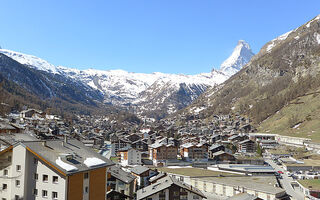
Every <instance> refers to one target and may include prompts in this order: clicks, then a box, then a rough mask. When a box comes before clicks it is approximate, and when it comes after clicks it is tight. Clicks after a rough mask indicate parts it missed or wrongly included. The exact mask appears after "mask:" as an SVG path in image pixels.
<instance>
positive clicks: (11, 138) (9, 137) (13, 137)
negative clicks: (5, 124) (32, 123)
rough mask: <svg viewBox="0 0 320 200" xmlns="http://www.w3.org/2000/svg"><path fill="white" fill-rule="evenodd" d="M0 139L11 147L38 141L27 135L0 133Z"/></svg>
mask: <svg viewBox="0 0 320 200" xmlns="http://www.w3.org/2000/svg"><path fill="white" fill-rule="evenodd" d="M0 139H1V140H4V141H6V142H7V143H9V144H11V145H13V144H15V143H17V142H21V141H38V139H37V138H36V137H35V136H32V135H31V134H28V133H10V134H6V133H2V134H0Z"/></svg>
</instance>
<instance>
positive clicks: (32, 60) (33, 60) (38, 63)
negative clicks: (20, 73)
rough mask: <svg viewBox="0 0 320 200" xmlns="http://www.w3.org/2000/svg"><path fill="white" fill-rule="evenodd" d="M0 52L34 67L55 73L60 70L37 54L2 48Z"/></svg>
mask: <svg viewBox="0 0 320 200" xmlns="http://www.w3.org/2000/svg"><path fill="white" fill-rule="evenodd" d="M0 53H3V54H4V55H6V56H8V57H10V58H12V59H14V60H16V61H17V62H19V63H21V64H24V65H29V66H31V67H32V68H34V69H37V70H41V71H46V72H50V73H54V74H57V73H59V70H58V69H57V68H56V67H55V66H54V65H52V64H50V63H49V62H47V61H45V60H43V59H41V58H38V57H36V56H32V55H27V54H23V53H18V52H15V51H11V50H7V49H0Z"/></svg>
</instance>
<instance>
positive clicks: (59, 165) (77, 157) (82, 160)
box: [17, 139, 114, 175]
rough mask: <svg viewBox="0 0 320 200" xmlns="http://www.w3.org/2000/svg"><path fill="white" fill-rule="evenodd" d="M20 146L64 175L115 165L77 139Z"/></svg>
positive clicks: (36, 142) (34, 142)
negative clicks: (67, 157)
mask: <svg viewBox="0 0 320 200" xmlns="http://www.w3.org/2000/svg"><path fill="white" fill-rule="evenodd" d="M20 144H21V145H22V146H24V147H25V148H27V150H28V151H30V152H31V153H33V154H34V155H35V156H37V157H38V158H39V160H42V161H44V162H45V163H46V164H48V165H49V166H50V167H52V168H54V169H55V170H57V171H58V172H60V173H62V174H63V175H69V174H74V173H78V172H81V171H87V170H91V169H96V168H101V167H106V166H111V165H114V163H113V162H112V161H111V160H109V159H107V158H105V157H103V156H101V155H100V154H98V153H96V152H95V151H94V150H92V149H90V148H88V147H86V146H85V145H84V144H83V143H82V142H80V141H78V140H75V139H70V140H68V141H67V142H64V141H63V140H47V141H24V142H20V143H18V144H17V145H20ZM67 155H69V156H72V159H69V160H67V159H66V156H67Z"/></svg>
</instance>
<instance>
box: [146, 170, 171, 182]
mask: <svg viewBox="0 0 320 200" xmlns="http://www.w3.org/2000/svg"><path fill="white" fill-rule="evenodd" d="M166 175H167V174H166V173H163V172H160V173H159V174H157V175H156V176H153V177H151V178H150V179H149V181H150V182H154V181H156V180H158V179H160V178H163V177H165V176H166Z"/></svg>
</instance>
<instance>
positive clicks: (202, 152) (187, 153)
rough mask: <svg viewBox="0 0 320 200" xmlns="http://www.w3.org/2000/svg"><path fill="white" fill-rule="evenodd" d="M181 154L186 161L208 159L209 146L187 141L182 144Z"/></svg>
mask: <svg viewBox="0 0 320 200" xmlns="http://www.w3.org/2000/svg"><path fill="white" fill-rule="evenodd" d="M180 156H181V158H183V159H184V160H186V161H204V162H206V161H208V146H207V145H205V144H201V143H199V144H192V143H187V144H183V145H181V146H180Z"/></svg>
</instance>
